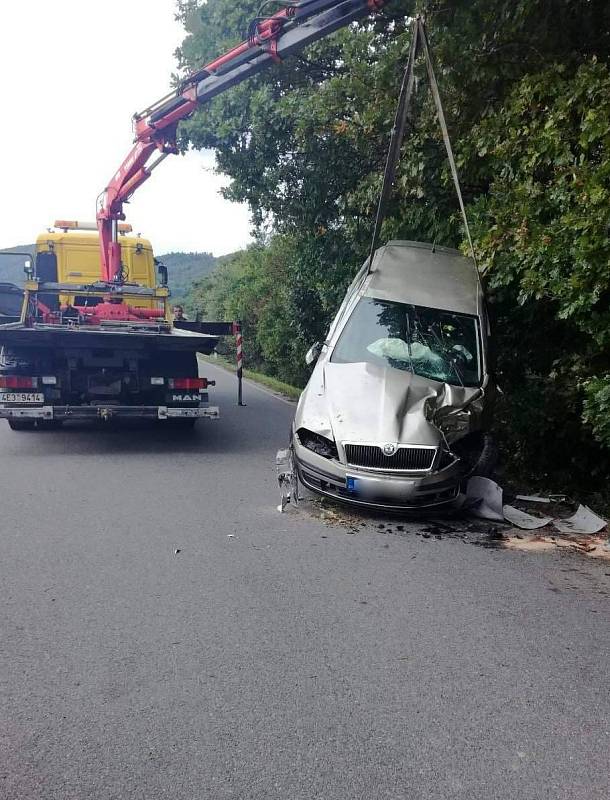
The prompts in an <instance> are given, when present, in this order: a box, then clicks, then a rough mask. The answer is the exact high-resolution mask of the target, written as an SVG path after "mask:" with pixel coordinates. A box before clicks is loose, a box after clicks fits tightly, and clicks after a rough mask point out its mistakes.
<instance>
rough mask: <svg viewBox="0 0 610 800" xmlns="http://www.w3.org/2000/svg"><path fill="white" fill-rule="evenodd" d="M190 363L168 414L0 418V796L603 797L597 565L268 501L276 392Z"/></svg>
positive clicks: (608, 732)
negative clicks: (80, 421) (194, 403)
mask: <svg viewBox="0 0 610 800" xmlns="http://www.w3.org/2000/svg"><path fill="white" fill-rule="evenodd" d="M209 371H211V370H209ZM213 371H214V372H217V373H218V374H217V375H214V377H216V378H217V379H218V383H219V386H218V390H217V392H216V394H217V396H218V399H219V401H220V405H221V407H222V415H223V416H222V419H221V420H220V421H218V422H217V423H214V422H202V423H200V424H199V426H198V428H197V429H196V431H195V432H194V433H187V434H184V435H180V436H178V435H176V434H173V433H169V432H168V431H167V430H165V429H161V430H154V429H153V430H151V429H150V428H148V429H130V430H122V431H121V430H118V431H115V430H112V429H109V428H108V429H104V430H102V431H93V430H91V429H87V428H80V429H73V430H65V431H61V432H40V433H36V432H34V433H32V432H29V433H28V432H21V433H16V432H12V431H10V430H9V429H8V426H6V425H4V424H3V425H2V427H1V428H0V453H1V456H2V472H1V474H2V494H1V504H2V505H1V523H0V527H1V535H0V570H1V573H2V574H1V583H0V586H1V589H0V591H1V593H2V601H1V604H0V610H1V614H2V621H1V633H2V643H1V646H0V659H1V663H0V680H1V690H2V706H1V713H0V722H1V726H2V730H1V737H0V797H1V798H11V800H22V799H25V798H27V800H30V799H33V798H36V799H38V798H40V799H41V800H42V799H44V800H50V798H54V799H55V798H57V800H77V799H78V800H111V799H112V800H114V798H116V800H132V798H133V799H134V800H135V799H136V798H138V799H139V798H142V800H155V799H156V798H171V800H202V799H204V798H210V799H211V800H221V799H222V798H239V799H240V800H242V799H243V800H245V799H246V798H252V799H253V800H275V799H276V798H277V800H301V799H302V800H314V799H316V800H317V798H319V799H320V800H359V799H360V798H361V799H362V800H381V799H382V798H384V799H387V800H404V799H405V798H414V799H417V800H421V799H422V798H430V799H431V800H432V798H434V800H438V798H452V799H455V798H460V800H461V799H462V798H463V800H475V799H478V798H481V800H492V798H502V799H503V800H504V799H505V798H506V799H510V800H527V799H529V798H531V799H532V800H534V799H535V800H543V798H544V799H546V798H548V800H563V799H564V798H565V800H568V799H569V800H575V798H587V800H593V798H599V799H600V800H602V798H604V800H606V799H607V798H608V797H609V796H610V778H609V776H610V759H609V756H610V713H609V712H610V700H609V696H610V672H609V664H610V647H609V641H610V639H609V626H608V592H609V591H610V577H609V573H610V566H609V565H608V564H606V565H601V564H599V563H592V562H591V561H590V560H589V561H585V559H583V558H581V557H579V556H574V555H560V554H558V553H555V554H550V555H548V554H547V555H540V554H539V555H536V556H532V555H528V554H524V553H515V552H506V551H500V550H494V549H487V548H484V547H475V546H473V545H471V544H466V543H464V542H462V541H460V540H459V539H456V538H453V537H451V536H449V537H445V536H442V537H441V538H440V539H439V538H436V537H435V536H430V537H428V538H424V537H423V536H422V535H417V534H418V533H419V534H421V526H419V527H418V526H417V525H406V526H403V530H402V531H399V530H398V528H397V527H396V526H395V525H394V526H393V529H392V532H391V533H389V532H387V531H388V527H391V526H388V527H387V528H380V527H379V524H381V523H379V521H378V520H373V521H371V522H370V523H369V524H367V525H366V526H358V532H357V533H356V534H354V533H353V530H354V528H353V527H352V528H350V527H346V526H343V525H335V524H328V520H326V521H325V520H323V519H321V518H320V514H319V512H318V511H316V509H315V506H312V507H311V508H304V509H302V510H301V511H300V512H298V513H296V514H295V513H288V514H284V515H280V514H278V513H277V511H276V505H277V502H278V497H277V492H276V486H275V475H274V470H275V468H274V455H275V451H276V449H277V448H278V446H281V445H283V444H284V443H285V442H286V439H287V432H288V428H289V424H290V420H291V416H292V413H293V406H292V405H291V404H289V403H288V402H286V401H283V400H280V399H276V398H275V397H273V396H271V395H270V394H269V393H266V392H265V391H263V390H262V389H260V388H255V387H253V386H250V385H247V386H246V391H245V395H246V401H247V403H248V405H247V407H246V408H238V407H236V405H235V396H234V395H235V391H234V383H233V379H232V378H231V377H230V376H228V375H227V374H226V373H224V372H221V371H220V370H215V369H214V370H213ZM176 551H178V552H176Z"/></svg>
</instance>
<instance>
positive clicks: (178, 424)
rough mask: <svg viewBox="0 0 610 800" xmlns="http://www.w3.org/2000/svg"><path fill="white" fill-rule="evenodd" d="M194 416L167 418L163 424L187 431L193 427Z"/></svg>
mask: <svg viewBox="0 0 610 800" xmlns="http://www.w3.org/2000/svg"><path fill="white" fill-rule="evenodd" d="M196 422H197V418H196V417H185V418H184V419H168V420H167V421H166V422H165V423H164V424H165V425H169V426H170V427H172V428H177V429H178V430H181V431H188V430H191V429H192V428H194V427H195V423H196Z"/></svg>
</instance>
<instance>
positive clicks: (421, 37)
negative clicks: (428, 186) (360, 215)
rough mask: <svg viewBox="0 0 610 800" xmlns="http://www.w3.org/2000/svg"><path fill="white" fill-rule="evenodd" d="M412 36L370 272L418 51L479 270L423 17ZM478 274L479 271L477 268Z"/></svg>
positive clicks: (393, 172) (395, 119)
mask: <svg viewBox="0 0 610 800" xmlns="http://www.w3.org/2000/svg"><path fill="white" fill-rule="evenodd" d="M411 30H412V36H411V46H410V48H409V58H408V61H407V67H406V69H405V74H404V76H403V80H402V85H401V87H400V95H399V98H398V106H397V108H396V116H395V118H394V126H393V128H392V135H391V139H390V146H389V149H388V156H387V159H386V165H385V171H384V175H383V184H382V187H381V194H380V196H379V204H378V206H377V215H376V217H375V228H374V230H373V239H372V242H371V251H370V254H369V261H368V271H369V272H370V271H371V267H372V264H373V256H374V255H375V250H376V249H377V242H378V241H379V234H380V232H381V226H382V224H383V220H384V218H385V211H386V206H387V202H388V199H389V197H390V193H391V191H392V187H393V185H394V178H395V177H396V167H397V165H398V159H399V157H400V148H401V145H402V140H403V138H404V134H405V127H406V122H407V116H408V113H409V106H410V104H411V97H412V95H413V85H414V80H415V77H414V74H415V59H416V57H417V55H418V51H419V49H420V42H421V49H422V52H423V54H424V59H425V61H426V70H427V72H428V80H429V82H430V91H431V93H432V98H433V100H434V105H435V107H436V116H437V118H438V122H439V125H440V129H441V133H442V136H443V142H444V143H445V150H446V151H447V159H448V161H449V167H450V169H451V176H452V178H453V185H454V187H455V192H456V194H457V198H458V202H459V204H460V211H461V213H462V220H463V222H464V228H465V230H466V238H467V239H468V245H469V247H470V254H471V256H472V260H473V261H474V265H475V267H476V266H477V259H476V256H475V252H474V246H473V244H472V237H471V235H470V227H469V225H468V217H467V216H466V209H465V207H464V200H463V198H462V190H461V187H460V179H459V176H458V171H457V167H456V165H455V158H454V156H453V148H452V147H451V139H450V138H449V131H448V130H447V122H446V120H445V112H444V111H443V104H442V102H441V96H440V92H439V90H438V83H437V81H436V75H435V74H434V67H433V65H432V58H431V56H430V48H429V46H428V39H427V36H426V29H425V26H424V23H423V20H422V19H421V17H416V18H415V19H414V20H413V23H412V25H411ZM477 274H478V268H477Z"/></svg>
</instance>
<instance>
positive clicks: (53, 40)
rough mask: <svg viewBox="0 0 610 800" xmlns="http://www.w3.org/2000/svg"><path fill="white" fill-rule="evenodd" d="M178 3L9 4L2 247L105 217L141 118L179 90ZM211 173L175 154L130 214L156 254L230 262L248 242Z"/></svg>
mask: <svg viewBox="0 0 610 800" xmlns="http://www.w3.org/2000/svg"><path fill="white" fill-rule="evenodd" d="M174 6H175V3H174V0H52V1H51V0H19V2H12V0H11V2H8V0H4V2H2V21H1V23H0V75H1V78H0V97H1V107H0V108H1V110H0V119H1V120H2V126H1V129H0V130H1V132H0V212H1V213H0V248H3V247H10V246H12V245H17V244H26V243H30V242H32V241H34V239H35V238H36V235H37V234H38V233H39V232H40V231H42V230H44V229H45V228H46V227H48V226H49V225H51V224H52V223H53V221H54V220H55V219H57V218H63V219H82V220H93V219H95V199H96V197H97V195H98V194H99V192H100V191H101V190H102V189H103V188H104V187H105V186H106V184H107V183H108V182H109V180H110V178H111V176H112V175H113V174H114V172H115V171H116V170H117V168H118V167H119V165H120V163H121V162H122V160H123V159H124V157H125V156H126V155H127V153H128V151H129V149H130V146H131V141H132V130H131V116H132V114H133V113H134V112H135V111H137V110H139V109H141V108H143V107H145V106H147V105H149V104H150V103H151V102H153V101H155V100H157V99H159V98H160V97H162V96H163V95H164V94H165V93H166V92H167V91H168V90H169V88H170V75H171V72H172V71H173V70H175V67H176V63H175V59H174V50H175V48H176V47H177V46H178V44H179V43H180V41H181V39H182V35H183V31H182V28H181V26H180V25H179V23H177V22H176V21H175V20H174ZM238 33H239V32H238ZM213 165H214V157H213V154H212V153H210V152H206V153H203V154H200V153H194V152H193V153H189V154H188V155H187V156H184V157H183V156H170V157H169V158H167V159H166V160H165V162H164V163H163V164H161V166H160V167H159V168H158V170H157V171H156V172H154V173H153V175H152V177H151V178H149V180H148V181H147V182H146V183H145V184H144V185H143V186H142V187H140V189H139V190H138V191H137V192H136V194H135V196H134V198H133V200H132V202H131V203H130V204H129V205H128V206H127V207H126V212H127V221H128V222H131V224H132V225H133V227H134V230H136V231H140V232H141V233H142V235H144V236H146V237H148V238H150V239H151V240H152V243H153V247H154V249H155V251H156V252H157V253H159V254H160V253H164V252H168V251H170V250H186V251H191V250H207V251H211V252H212V253H214V254H215V255H221V254H223V253H228V252H231V251H234V250H236V249H237V248H239V247H243V246H244V244H246V242H247V241H248V239H249V230H250V225H249V217H248V211H247V208H245V207H241V206H239V205H237V204H235V203H228V202H226V201H225V200H223V199H222V197H220V195H219V194H218V190H219V187H220V186H221V185H222V183H223V179H222V178H221V177H220V176H218V175H215V174H214V173H213V172H212V169H213Z"/></svg>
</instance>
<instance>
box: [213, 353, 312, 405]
mask: <svg viewBox="0 0 610 800" xmlns="http://www.w3.org/2000/svg"><path fill="white" fill-rule="evenodd" d="M200 358H201V360H202V361H206V362H207V363H208V364H215V365H216V366H217V367H222V368H223V369H226V370H228V371H229V372H235V364H233V363H232V362H231V361H227V360H226V359H225V358H222V356H218V358H213V357H211V356H200ZM244 378H248V380H251V381H254V383H260V384H261V385H262V386H266V387H267V388H268V389H271V391H272V392H276V393H277V394H281V395H283V396H284V397H288V398H290V400H298V399H299V397H300V395H301V391H302V389H299V388H297V387H296V386H291V385H290V384H289V383H284V382H283V381H278V379H277V378H272V377H271V375H265V373H264V372H255V371H254V370H252V369H244Z"/></svg>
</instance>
